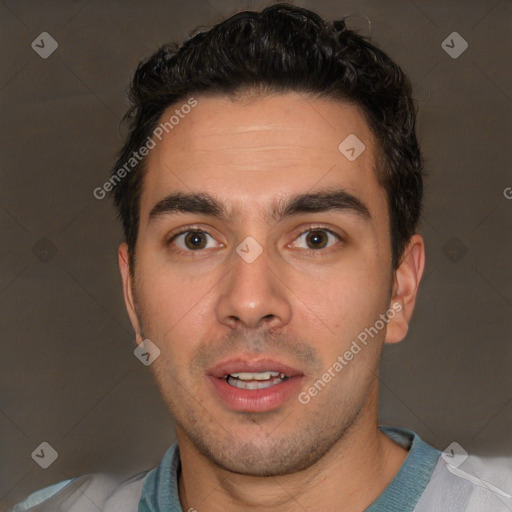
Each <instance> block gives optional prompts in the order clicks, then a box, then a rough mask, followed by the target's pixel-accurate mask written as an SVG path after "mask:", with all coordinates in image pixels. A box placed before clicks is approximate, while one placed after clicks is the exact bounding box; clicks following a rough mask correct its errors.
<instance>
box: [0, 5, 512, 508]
mask: <svg viewBox="0 0 512 512" xmlns="http://www.w3.org/2000/svg"><path fill="white" fill-rule="evenodd" d="M267 4H268V2H257V1H254V2H244V1H239V2H234V1H228V0H225V1H217V0H209V1H206V0H193V1H189V2H176V1H170V0H166V1H148V2H136V1H123V2H121V1H119V2H99V1H97V0H96V1H67V2H65V1H48V2H36V1H14V0H6V1H3V2H1V3H0V23H1V41H2V59H3V66H2V69H1V76H0V98H1V107H2V116H1V121H0V123H1V141H2V142H1V158H0V229H1V234H0V236H1V238H0V240H1V242H0V244H1V246H0V323H1V331H0V332H1V341H2V347H1V357H0V389H1V395H0V434H1V444H0V464H1V470H0V500H1V501H0V508H2V509H6V508H7V507H9V506H10V505H12V504H13V503H15V502H16V501H18V500H19V499H21V498H22V497H23V496H24V495H26V494H27V493H28V492H31V491H33V490H35V489H38V488H41V487H43V486H46V485H49V484H51V483H54V482H57V481H60V480H63V479H65V478H69V477H72V476H77V475H80V474H84V473H87V472H92V471H98V470H110V471H116V472H119V473H122V474H126V475H130V474H133V473H135V472H138V471H141V470H144V469H147V468H150V467H153V466H154V465H156V464H157V463H158V461H159V459H160V457H161V456H162V455H163V453H164V451H165V450H166V449H167V448H168V446H169V445H170V444H171V443H172V442H173V441H174V427H173V420H172V418H171V416H170V414H169V413H168V412H167V410H166V408H165V406H164V404H163V402H162V401H161V399H160V396H159V394H158V391H157V388H156V386H155V385H154V384H153V382H152V378H151V374H150V371H149V369H147V368H146V367H144V366H143V365H142V364H141V363H140V362H139V361H138V360H137V359H136V358H135V357H134V355H133V349H134V346H135V345H134V340H133V334H132V331H131V327H130V324H129V321H128V317H127V315H126V313H125V310H124V304H123V300H122V293H121V281H120V277H119V272H118V268H117V260H116V249H117V245H118V243H119V242H120V241H121V232H120V228H119V226H118V224H117V222H116V219H115V217H114V214H113V210H112V208H111V205H110V203H109V202H108V199H104V200H102V201H100V200H97V199H95V198H94V197H93V195H92V191H93V189H94V188H95V187H98V186H101V185H102V184H103V183H104V181H105V179H106V178H107V175H108V169H109V166H110V165H111V164H112V163H113V161H114V157H115V153H116V151H117V150H118V149H119V147H120V144H121V140H122V133H120V130H119V120H120V118H121V116H122V115H123V113H124V111H125V109H126V106H127V103H126V98H125V90H126V86H127V84H128V82H129V79H130V77H131V75H132V73H133V71H134V70H135V67H136V65H137V63H138V62H139V61H140V60H141V59H142V58H144V57H146V56H148V55H150V54H151V53H152V52H153V51H154V50H156V48H157V47H158V46H159V45H160V44H162V43H164V42H167V41H169V40H172V39H178V40H180V39H182V38H184V37H185V36H186V35H187V34H188V33H189V31H190V30H192V29H193V28H194V27H196V26H197V25H201V24H207V23H213V22H217V21H219V20H220V19H221V18H223V17H225V16H226V15H228V14H232V13H234V12H235V11H236V10H243V9H247V8H256V9H259V8H261V7H263V6H264V5H267ZM297 4H298V5H302V6H304V7H309V8H312V9H315V10H317V11H318V12H319V13H320V14H322V15H325V16H327V17H329V18H340V17H342V16H344V15H348V14H352V15H353V16H351V18H349V20H348V25H349V27H351V28H357V29H358V30H360V31H361V32H362V33H365V34H369V33H370V25H369V24H368V21H367V19H366V18H365V16H366V17H368V19H369V20H370V21H371V31H372V35H373V37H374V39H375V41H376V42H377V43H378V44H379V45H380V46H381V47H382V48H383V49H384V50H385V51H387V52H388V53H389V54H390V55H391V56H392V57H393V58H394V59H395V60H396V61H397V62H398V63H399V64H400V65H402V66H403V68H404V69H405V70H406V72H407V73H408V74H409V76H410V78H411V80H412V82H413V84H414V88H415V96H416V98H417V100H418V102H419V108H420V114H419V136H420V141H421V144H422V148H423V152H424V154H425V157H426V171H427V172H428V174H429V176H428V178H427V182H426V204H425V216H424V220H423V222H422V225H421V230H420V232H421V233H422V234H423V235H424V237H425V238H426V242H427V267H426V274H425V278H424V280H423V283H422V285H421V289H420V296H419V300H418V304H417V310H416V312H415V316H414V318H413V321H412V325H411V329H410V333H409V335H408V337H407V339H406V340H405V341H404V342H403V343H401V344H399V345H397V346H389V347H386V350H385V355H384V359H383V366H382V392H381V423H383V424H395V425H401V426H404V427H408V428H411V429H413V430H415V431H416V432H418V433H419V434H420V436H421V437H423V438H424V439H425V440H426V441H428V442H430V443H431V444H433V445H435V446H436V447H437V448H440V449H444V448H445V447H446V446H447V445H448V444H449V443H450V442H452V441H454V440H456V441H458V442H459V443H460V444H461V445H462V446H463V447H464V448H465V449H466V450H467V451H468V452H470V453H476V454H486V455H491V454H498V453H501V454H505V455H507V456H512V372H511V368H512V364H511V363H512V345H511V343H510V330H511V329H510V328H511V320H510V318H511V314H512V266H511V264H510V262H511V237H510V228H511V219H512V200H507V199H506V197H505V195H504V190H505V189H506V188H507V187H511V186H512V174H511V172H510V169H511V132H512V121H511V119H512V118H511V110H512V105H511V103H512V100H511V98H512V74H511V68H510V63H511V62H512V55H511V53H512V52H511V46H512V45H511V28H512V26H511V25H512V3H511V1H510V0H501V1H489V2H486V1H475V0H473V1H462V0H460V1H451V2H447V1H445V0H438V1H428V2H427V1H420V0H416V1H406V0H400V1H399V0H397V1H391V2H379V1H377V0H368V1H317V2H312V1H310V2H307V1H302V2H297ZM43 31H46V32H48V33H50V34H51V36H52V37H53V38H55V39H56V40H57V42H58V44H59V47H58V49H57V50H56V51H55V53H53V54H52V55H51V56H50V57H48V58H47V59H42V58H41V57H40V56H39V55H38V54H37V53H36V52H35V51H34V50H33V49H32V48H31V43H32V41H33V40H34V39H36V37H37V36H38V35H39V34H40V33H41V32H43ZM453 31H456V32H458V33H459V34H461V36H462V37H463V38H464V39H465V40H466V41H467V42H468V43H469V47H468V49H467V50H466V51H465V52H464V53H463V54H462V55H461V56H460V57H459V58H457V59H453V58H451V57H450V56H449V55H448V54H447V53H446V52H445V51H444V50H443V48H442V47H441V43H442V41H443V40H445V38H446V37H447V36H448V35H449V34H450V33H452V32H453ZM42 441H47V442H49V443H50V444H51V445H52V446H53V447H54V448H55V450H57V452H58V454H59V457H58V459H57V460H56V461H55V462H54V463H53V464H52V465H51V466H50V467H49V468H48V469H46V470H43V469H41V468H40V467H39V466H38V465H37V464H36V463H35V462H34V461H33V460H32V458H31V453H32V452H33V450H35V448H36V447H37V446H38V445H39V444H40V443H41V442H42Z"/></svg>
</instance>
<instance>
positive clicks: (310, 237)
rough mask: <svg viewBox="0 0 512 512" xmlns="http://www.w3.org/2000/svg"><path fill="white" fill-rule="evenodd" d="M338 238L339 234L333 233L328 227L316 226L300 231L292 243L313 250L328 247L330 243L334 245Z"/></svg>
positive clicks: (339, 238)
mask: <svg viewBox="0 0 512 512" xmlns="http://www.w3.org/2000/svg"><path fill="white" fill-rule="evenodd" d="M340 240H341V237H340V235H338V234H337V233H334V232H333V231H331V230H330V229H326V228H321V229H319V228H316V229H309V230H308V231H304V232H303V233H301V234H300V235H299V236H298V237H297V238H296V240H295V241H294V242H293V244H292V245H293V246H295V247H299V248H301V249H307V250H310V251H315V250H319V249H325V248H327V247H330V246H331V245H334V244H335V243H336V241H340Z"/></svg>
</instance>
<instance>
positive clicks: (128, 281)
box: [117, 243, 142, 345]
mask: <svg viewBox="0 0 512 512" xmlns="http://www.w3.org/2000/svg"><path fill="white" fill-rule="evenodd" d="M117 257H118V261H119V270H120V272H121V278H122V280H123V295H124V303H125V306H126V311H127V312H128V316H129V317H130V322H131V324H132V327H133V330H134V331H135V341H136V342H137V345H138V344H140V343H141V342H142V336H141V334H140V325H139V318H138V315H137V309H136V305H135V296H134V292H133V280H132V275H131V272H130V258H129V252H128V245H127V244H126V243H122V244H121V245H120V246H119V249H118V251H117Z"/></svg>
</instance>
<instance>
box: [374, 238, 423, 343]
mask: <svg viewBox="0 0 512 512" xmlns="http://www.w3.org/2000/svg"><path fill="white" fill-rule="evenodd" d="M424 269H425V242H424V241H423V238H422V237H421V235H419V234H415V235H413V236H412V237H411V239H410V240H409V243H408V245H407V247H406V249H405V251H404V254H403V257H402V260H401V262H400V265H399V266H398V268H397V269H396V270H395V275H394V278H393V291H392V294H391V295H392V296H391V302H390V310H391V309H392V310H393V311H394V312H395V314H394V316H393V318H391V315H390V320H389V322H388V326H387V330H386V338H385V340H384V341H385V342H386V343H398V342H400V341H402V340H403V339H404V338H405V336H406V334H407V331H408V330H409V322H410V320H411V317H412V313H413V311H414V305H415V303H416V296H417V294H418V289H419V285H420V282H421V278H422V276H423V271H424Z"/></svg>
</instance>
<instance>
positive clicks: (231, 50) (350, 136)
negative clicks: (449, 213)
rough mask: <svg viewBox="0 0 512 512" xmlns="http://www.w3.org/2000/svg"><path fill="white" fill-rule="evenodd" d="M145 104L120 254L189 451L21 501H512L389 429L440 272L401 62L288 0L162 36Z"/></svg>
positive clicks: (470, 468) (498, 504) (137, 95)
mask: <svg viewBox="0 0 512 512" xmlns="http://www.w3.org/2000/svg"><path fill="white" fill-rule="evenodd" d="M130 98H131V101H132V107H131V109H130V111H129V113H128V119H129V120H130V127H131V131H130V133H129V136H128V139H127V141H126V143H125V145H124V148H123V150H122V151H121V155H120V157H119V160H118V162H117V164H116V166H115V168H114V171H113V173H112V177H111V179H110V181H109V183H110V187H109V188H111V189H112V191H113V196H114V200H115V204H116V207H117V209H118V212H119V216H120V218H121V221H122V224H123V228H124V234H125V239H126V242H125V243H123V244H122V245H121V246H120V248H119V264H120V269H121V274H122V278H123V290H124V297H125V301H126V307H127V310H128V314H129V316H130V320H131V323H132V325H133V328H134V331H135V334H136V341H137V344H138V345H139V346H140V347H141V353H143V354H144V356H145V357H146V358H147V361H148V362H151V364H150V368H151V370H152V372H153V374H154V377H155V379H156V382H157V384H158V386H159V388H160V391H161V393H162V396H163V398H164V400H165V402H166V403H167V405H168V406H169V408H170V410H171V411H172V413H173V415H174V417H175V419H176V424H177V427H176V431H177V438H178V442H177V444H175V445H173V446H172V447H171V448H170V449H169V450H168V451H167V453H166V454H165V456H164V458H163V460H162V462H161V464H160V465H159V466H158V467H157V468H155V469H153V470H152V471H149V472H145V473H143V474H141V475H136V476H135V477H134V478H132V479H131V480H129V481H128V482H123V483H122V484H119V483H117V482H115V481H114V480H112V479H109V478H108V477H107V476H105V475H86V476H85V477H80V478H77V479H73V480H70V481H66V482H63V483H61V484H58V485H57V486H54V487H52V488H49V489H47V490H43V491H41V492H40V493H36V494H34V495H32V496H31V497H30V498H29V500H28V501H27V503H26V504H25V505H19V506H18V508H17V509H16V510H17V511H19V510H37V511H40V510H41V511H42V510H69V511H75V510H77V511H78V510H80V511H85V510H87V511H88V510H104V511H121V510H123V511H125V512H128V511H134V512H135V511H136V510H138V511H140V512H149V511H151V512H157V511H159V512H164V511H165V512H167V511H181V510H183V511H199V512H201V511H203V510H204V511H208V512H217V511H242V510H243V511H245V510H259V511H261V512H266V511H276V512H288V511H301V510H305V511H320V510H321V511H323V512H331V511H339V510H344V511H347V512H352V511H353V512H359V511H363V510H366V511H371V512H376V511H400V512H406V511H413V510H414V511H427V510H428V511H441V510H442V511H443V512H446V511H463V510H475V511H477V510H478V511H483V510H486V511H488V510H493V511H495V510H512V501H511V499H510V489H511V487H510V485H511V484H512V482H511V481H510V477H509V476H508V475H505V473H504V472H501V473H493V472H491V473H485V470H484V469H482V467H481V466H480V465H479V461H478V460H476V462H475V461H474V459H472V460H471V464H467V465H466V466H465V468H466V469H463V468H461V467H458V466H460V462H451V461H450V456H452V457H453V458H454V461H455V460H456V459H457V457H459V455H460V454H458V453H456V450H455V451H454V450H453V449H452V451H451V454H450V453H447V454H446V455H447V456H446V457H445V456H441V455H442V454H441V452H440V451H439V450H437V449H435V448H433V447H431V446H429V445H428V444H426V443H424V442H423V441H422V440H421V439H420V438H419V437H418V435H416V434H415V433H413V432H411V431H408V430H405V429H401V428H397V427H379V426H378V390H379V359H380V356H381V353H382V348H383V345H384V343H397V342H400V341H401V340H402V339H403V338H404V337H405V336H406V334H407V330H408V326H409V322H410V319H411V316H412V313H413V309H414V305H415V300H416V295H417V292H418V287H419V284H420V281H421V278H422V275H423V270H424V265H425V250H424V242H423V239H422V237H421V236H420V235H419V234H417V233H416V226H417V223H418V219H419V216H420V212H421V200H422V162H421V155H420V150H419V147H418V143H417V140H416V134H415V112H414V105H413V102H412V99H411V87H410V84H409V81H408V79H407V78H406V76H405V75H404V73H403V72H402V71H401V70H400V68H399V67H398V66H397V65H396V64H395V63H394V62H392V61H391V60H390V59H389V58H388V57H387V56H386V55H385V54H384V53H383V52H382V51H381V50H379V49H377V48H376V47H375V46H373V45H371V44H370V43H369V42H367V41H366V40H365V39H363V38H362V37H360V36H358V35H356V34H355V33H353V32H351V31H349V30H347V29H346V28H345V26H344V24H343V22H334V23H328V22H326V21H324V20H322V19H321V18H320V17H319V16H318V15H316V14H314V13H312V12H310V11H307V10H305V9H300V8H297V7H292V6H289V5H284V4H280V5H274V6H272V7H269V8H267V9H265V10H263V11H262V12H261V13H255V12H243V13H239V14H237V15H235V16H233V17H231V18H229V19H227V20H226V21H224V22H223V23H220V24H219V25H217V26H215V27H213V28H211V29H210V30H208V31H206V32H201V33H198V34H197V35H195V36H194V37H192V38H191V39H189V40H187V41H185V42H184V43H183V44H182V45H181V46H180V47H179V48H178V47H171V46H164V47H162V48H161V49H160V50H159V51H158V52H157V53H156V54H155V55H153V56H152V57H151V58H149V59H148V60H147V61H145V62H143V63H142V64H141V65H140V66H139V68H138V69H137V72H136V74H135V78H134V80H133V83H132V88H131V94H130ZM459 458H460V457H459ZM483 475H484V476H485V475H487V476H489V475H490V476H491V477H492V478H491V479H489V480H484V479H483V478H482V476H483ZM507 485H508V486H509V487H508V489H509V490H508V492H507V491H506V490H504V489H506V486H507ZM30 505H33V508H28V507H29V506H30Z"/></svg>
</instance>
